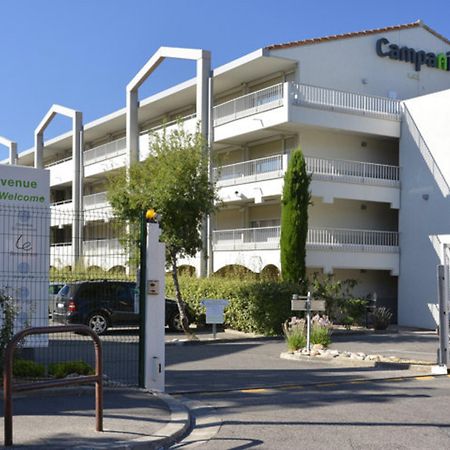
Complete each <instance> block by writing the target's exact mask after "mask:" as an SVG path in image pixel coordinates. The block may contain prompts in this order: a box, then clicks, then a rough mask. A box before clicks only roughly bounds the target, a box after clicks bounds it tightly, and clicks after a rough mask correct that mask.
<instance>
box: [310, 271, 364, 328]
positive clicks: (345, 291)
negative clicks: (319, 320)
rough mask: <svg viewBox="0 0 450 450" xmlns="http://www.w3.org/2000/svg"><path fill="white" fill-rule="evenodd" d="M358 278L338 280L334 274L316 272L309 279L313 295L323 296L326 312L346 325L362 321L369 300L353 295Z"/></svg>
mask: <svg viewBox="0 0 450 450" xmlns="http://www.w3.org/2000/svg"><path fill="white" fill-rule="evenodd" d="M356 284H357V282H356V280H352V279H347V280H337V279H335V278H334V277H333V275H327V276H321V275H319V274H317V273H314V274H313V276H312V277H311V279H310V280H309V286H310V287H309V288H310V290H311V292H312V295H313V297H315V298H323V299H325V302H326V314H327V315H328V316H329V317H330V318H331V319H332V320H333V321H334V322H337V323H341V324H343V325H345V326H346V327H348V328H349V327H350V326H351V325H358V324H361V323H362V320H363V318H364V315H365V312H366V308H367V305H368V300H367V299H364V298H358V297H355V296H354V295H353V292H352V291H353V288H354V287H355V286H356Z"/></svg>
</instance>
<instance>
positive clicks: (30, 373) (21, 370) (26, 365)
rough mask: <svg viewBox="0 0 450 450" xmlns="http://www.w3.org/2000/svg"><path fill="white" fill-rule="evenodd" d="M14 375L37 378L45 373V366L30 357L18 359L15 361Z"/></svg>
mask: <svg viewBox="0 0 450 450" xmlns="http://www.w3.org/2000/svg"><path fill="white" fill-rule="evenodd" d="M13 375H14V376H15V377H26V378H37V377H43V376H44V375H45V367H44V365H43V364H39V363H37V362H35V361H31V360H29V359H16V360H14V361H13Z"/></svg>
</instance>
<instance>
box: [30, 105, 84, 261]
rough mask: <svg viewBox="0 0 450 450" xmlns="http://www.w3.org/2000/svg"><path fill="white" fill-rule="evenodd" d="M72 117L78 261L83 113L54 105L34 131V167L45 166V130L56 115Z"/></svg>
mask: <svg viewBox="0 0 450 450" xmlns="http://www.w3.org/2000/svg"><path fill="white" fill-rule="evenodd" d="M58 114H60V115H62V116H65V117H68V118H69V119H72V161H73V177H72V204H73V210H74V214H73V221H72V252H73V255H74V262H76V261H78V259H79V257H80V255H81V253H82V242H83V214H82V210H83V162H82V156H83V154H82V152H83V114H82V113H81V112H80V111H76V110H75V109H71V108H66V107H65V106H61V105H52V106H51V108H50V109H49V110H48V112H47V114H46V115H45V116H44V118H43V119H42V120H41V122H40V123H39V125H38V126H37V128H36V130H35V131H34V144H35V148H34V151H35V153H34V167H36V168H38V169H43V168H44V156H43V154H44V131H45V129H46V128H47V127H48V126H49V124H50V123H51V121H52V120H53V119H54V117H55V116H56V115H58Z"/></svg>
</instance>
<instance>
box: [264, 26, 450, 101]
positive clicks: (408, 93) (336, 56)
mask: <svg viewBox="0 0 450 450" xmlns="http://www.w3.org/2000/svg"><path fill="white" fill-rule="evenodd" d="M381 37H386V38H387V39H388V40H389V41H390V42H391V43H395V44H397V45H400V46H403V45H405V46H407V47H410V48H414V49H416V50H425V51H428V52H433V53H440V52H442V53H446V52H447V51H449V50H450V45H448V44H446V43H445V42H444V41H443V40H441V39H439V38H437V37H436V36H434V35H433V34H431V33H430V32H428V31H426V30H425V29H423V28H421V27H418V28H410V29H404V30H397V31H390V32H383V33H380V34H378V33H377V34H372V35H367V36H359V37H353V38H348V39H339V40H335V41H325V42H323V43H315V44H310V45H304V46H299V47H292V48H287V49H280V50H272V51H271V54H272V55H274V56H280V57H286V58H292V59H296V60H298V61H299V73H298V74H297V78H298V79H297V81H299V82H301V83H306V84H312V85H315V86H325V87H331V88H335V89H342V90H346V91H351V92H360V93H363V94H369V95H378V96H383V97H387V96H388V95H389V91H395V92H397V93H398V98H400V99H406V98H411V97H415V96H418V95H423V94H427V93H430V92H436V91H439V90H443V89H447V88H449V87H450V72H445V71H443V70H439V69H435V68H429V67H425V66H422V69H421V71H420V72H416V71H415V69H414V66H413V65H412V64H411V63H406V62H404V61H395V60H391V59H389V58H388V57H385V58H381V57H379V56H378V55H377V54H376V51H375V43H376V41H377V40H378V39H380V38H381ZM363 80H366V84H364V83H363Z"/></svg>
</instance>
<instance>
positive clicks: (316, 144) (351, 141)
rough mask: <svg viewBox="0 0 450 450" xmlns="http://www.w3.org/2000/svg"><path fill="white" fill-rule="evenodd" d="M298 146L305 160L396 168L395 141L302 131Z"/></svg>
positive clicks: (327, 132) (300, 131)
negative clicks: (324, 160)
mask: <svg viewBox="0 0 450 450" xmlns="http://www.w3.org/2000/svg"><path fill="white" fill-rule="evenodd" d="M298 134H299V138H298V139H299V144H300V147H301V149H302V150H303V153H304V154H305V155H307V156H314V157H316V158H329V159H346V160H351V161H365V162H371V163H378V164H390V165H398V141H397V140H396V139H376V138H373V137H370V136H360V135H356V134H346V133H334V132H331V131H325V130H315V129H311V128H302V129H300V130H299V133H298Z"/></svg>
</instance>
